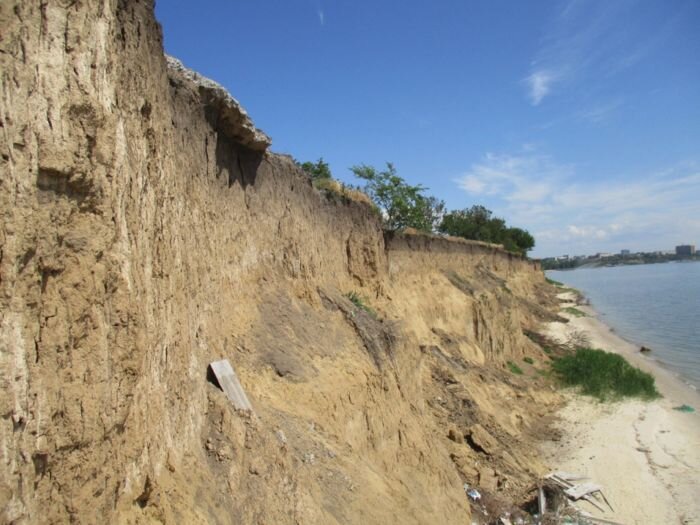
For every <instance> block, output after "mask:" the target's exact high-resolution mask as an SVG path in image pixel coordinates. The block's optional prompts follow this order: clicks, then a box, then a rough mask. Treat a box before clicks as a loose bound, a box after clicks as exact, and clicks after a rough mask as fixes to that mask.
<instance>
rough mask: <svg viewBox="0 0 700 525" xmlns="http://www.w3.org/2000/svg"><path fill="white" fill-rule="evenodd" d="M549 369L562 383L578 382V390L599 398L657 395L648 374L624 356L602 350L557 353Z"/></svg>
mask: <svg viewBox="0 0 700 525" xmlns="http://www.w3.org/2000/svg"><path fill="white" fill-rule="evenodd" d="M552 370H553V371H554V373H555V374H556V376H557V377H558V378H559V379H560V380H561V382H562V383H563V384H564V385H567V386H578V387H580V388H581V393H583V394H586V395H589V396H593V397H595V398H598V399H599V400H601V401H605V400H614V399H620V398H623V397H640V398H643V399H655V398H657V397H660V394H659V392H658V391H657V390H656V385H655V380H654V377H653V376H652V375H651V374H648V373H646V372H643V371H641V370H640V369H639V368H635V367H633V366H632V365H631V364H629V363H628V362H627V360H626V359H625V358H624V357H622V356H620V355H618V354H612V353H610V352H605V351H604V350H595V349H592V348H579V349H578V350H576V352H575V353H573V354H570V355H567V356H564V357H560V358H558V359H556V360H555V361H554V362H553V363H552Z"/></svg>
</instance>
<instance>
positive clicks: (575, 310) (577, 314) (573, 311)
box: [564, 306, 586, 317]
mask: <svg viewBox="0 0 700 525" xmlns="http://www.w3.org/2000/svg"><path fill="white" fill-rule="evenodd" d="M564 311H565V312H566V313H567V314H571V315H573V316H574V317H586V314H585V313H584V312H582V311H581V310H579V309H578V308H575V307H573V306H568V307H566V308H564Z"/></svg>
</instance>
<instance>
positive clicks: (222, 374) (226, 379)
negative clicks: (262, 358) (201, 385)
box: [209, 359, 253, 412]
mask: <svg viewBox="0 0 700 525" xmlns="http://www.w3.org/2000/svg"><path fill="white" fill-rule="evenodd" d="M209 366H210V367H211V370H212V372H214V375H215V376H216V380H217V381H218V382H219V386H220V387H221V389H222V390H223V391H224V393H225V394H226V397H228V399H229V401H231V403H233V406H234V408H236V409H237V410H248V411H250V412H253V406H252V405H251V404H250V401H249V400H248V396H246V395H245V391H244V390H243V387H242V386H241V382H240V381H239V380H238V376H237V375H236V372H235V371H234V370H233V367H232V366H231V363H229V362H228V359H222V360H221V361H214V362H212V363H210V364H209Z"/></svg>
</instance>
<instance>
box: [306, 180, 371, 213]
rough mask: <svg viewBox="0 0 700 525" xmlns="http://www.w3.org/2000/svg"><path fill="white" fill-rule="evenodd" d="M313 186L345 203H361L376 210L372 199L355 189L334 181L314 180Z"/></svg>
mask: <svg viewBox="0 0 700 525" xmlns="http://www.w3.org/2000/svg"><path fill="white" fill-rule="evenodd" d="M313 185H314V188H316V189H317V190H320V191H323V192H326V194H327V195H335V196H338V197H340V198H341V199H343V200H345V201H354V202H363V203H365V204H368V205H370V206H371V207H372V208H373V209H374V208H376V206H375V204H374V203H373V202H372V199H370V198H369V195H367V194H366V193H364V192H363V191H360V190H359V189H357V188H353V187H352V186H348V185H346V184H343V183H342V182H340V181H337V180H335V179H331V178H321V179H314V180H313ZM377 211H378V210H377Z"/></svg>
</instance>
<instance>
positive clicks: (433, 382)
mask: <svg viewBox="0 0 700 525" xmlns="http://www.w3.org/2000/svg"><path fill="white" fill-rule="evenodd" d="M0 26H1V27H3V28H4V29H3V37H2V41H0V70H1V75H2V99H1V100H0V110H1V115H0V118H1V121H0V125H1V128H0V130H1V134H0V149H1V153H2V158H1V160H0V163H1V164H0V165H1V166H2V178H1V179H0V214H1V219H0V372H1V374H0V382H1V387H2V390H1V391H2V394H1V397H0V415H1V416H2V419H0V509H1V511H0V512H2V514H0V515H1V516H2V520H3V521H5V522H11V523H12V522H15V523H38V522H44V523H53V522H55V523H58V522H66V521H71V520H72V521H77V522H81V523H98V522H99V523H103V522H109V521H112V522H124V523H137V522H149V521H165V522H169V523H361V522H362V523H392V522H404V523H465V522H467V521H466V520H467V519H468V518H469V512H470V511H469V505H468V501H467V499H466V498H465V496H464V491H463V489H462V484H463V482H464V481H465V480H466V481H469V482H470V483H471V484H473V485H478V486H480V487H483V488H484V489H485V490H486V491H487V492H488V491H490V492H492V493H493V494H495V495H497V494H498V493H503V494H507V495H509V496H511V497H515V496H517V495H518V494H519V493H520V491H522V489H523V488H524V487H525V485H526V484H527V483H528V481H529V479H530V476H531V475H534V474H536V473H537V472H538V469H540V468H541V466H540V465H539V463H538V462H537V460H536V458H534V457H533V456H532V453H531V452H529V451H528V447H527V446H526V445H522V443H525V444H527V442H528V439H530V438H529V436H530V435H531V433H532V432H534V431H535V430H536V427H537V425H538V422H539V420H540V418H541V417H542V416H543V415H544V414H545V413H546V412H547V410H548V407H550V406H551V404H552V403H553V402H554V399H553V397H552V395H551V394H547V393H546V391H544V390H542V389H541V388H538V387H537V381H536V380H535V379H533V378H531V379H518V378H516V377H514V376H512V375H510V374H509V373H508V372H506V371H504V370H503V364H504V363H505V362H506V361H507V360H520V359H521V358H522V357H523V356H525V355H533V356H535V357H537V358H539V357H540V356H537V355H536V352H537V351H538V350H537V349H536V347H535V346H533V345H532V344H531V343H529V341H528V340H527V338H525V337H524V336H523V335H522V329H523V327H525V326H529V325H531V324H533V323H535V322H536V321H537V318H536V317H537V315H542V312H546V309H545V308H543V307H542V306H541V305H538V304H536V302H537V297H538V289H539V287H541V286H542V285H543V282H542V281H543V277H542V274H541V272H540V271H539V270H538V268H536V267H535V266H534V264H533V263H531V262H528V261H526V260H523V259H521V258H518V257H515V256H513V255H510V254H507V253H505V252H503V251H502V250H500V249H498V248H496V247H492V246H488V245H483V244H478V243H468V242H453V241H449V240H446V239H435V238H430V237H426V236H420V235H403V236H401V235H398V236H388V237H387V238H386V239H385V237H384V234H383V232H382V230H381V228H380V224H379V223H378V221H377V217H376V215H375V214H374V213H373V212H372V210H371V209H369V208H368V207H367V206H366V205H363V204H361V203H353V202H344V201H343V200H342V199H339V198H337V197H333V196H332V195H323V194H321V193H319V192H317V191H316V190H314V189H313V188H312V187H311V184H310V181H309V180H308V178H307V177H306V176H305V175H304V174H303V173H302V172H301V171H300V170H299V169H298V168H297V166H296V165H295V164H294V162H293V161H292V160H291V159H290V158H288V157H285V156H280V155H275V154H272V153H270V152H269V151H267V147H268V145H269V139H268V138H267V137H266V136H265V135H264V133H262V132H260V131H259V130H256V129H255V127H254V126H253V125H252V122H251V121H250V120H249V118H248V117H247V115H246V114H245V112H244V111H243V110H242V109H241V108H240V105H238V103H237V102H236V101H235V100H234V99H232V98H231V97H230V96H229V95H228V94H226V93H225V92H223V91H222V90H220V88H218V86H216V85H215V84H212V83H209V82H207V81H206V80H204V79H201V78H200V77H198V76H196V75H194V74H192V73H191V72H188V71H186V70H185V69H183V68H182V67H181V66H180V65H179V64H177V63H176V62H174V61H172V60H171V61H168V60H167V59H166V58H165V56H164V55H163V49H162V41H161V33H160V28H159V26H158V24H157V22H156V21H155V19H154V16H153V5H152V2H137V1H118V2H117V1H112V2H109V1H106V2H97V1H85V2H50V3H45V4H41V5H35V4H34V3H30V2H4V3H3V4H2V5H1V6H0ZM349 292H357V293H358V294H360V295H361V296H363V297H364V298H365V300H366V301H367V303H368V304H369V305H370V306H371V307H372V308H373V309H374V310H376V312H377V315H376V316H373V315H370V314H369V313H367V312H365V311H364V310H362V309H360V308H357V307H356V306H355V305H353V304H352V303H351V302H350V301H349V300H348V299H347V297H346V294H347V293H349ZM221 358H227V359H229V360H230V361H231V363H232V364H233V366H234V367H235V368H236V370H237V372H238V375H239V376H240V378H241V382H242V384H243V386H244V388H245V389H246V391H247V393H248V396H249V398H250V399H251V401H252V404H253V406H254V408H255V415H251V414H245V413H237V412H236V411H235V410H234V409H233V407H232V406H231V405H230V403H228V401H226V399H225V396H224V394H223V393H222V392H221V391H220V390H219V389H218V388H216V387H215V386H214V385H213V384H211V383H210V382H209V381H208V380H207V365H208V364H209V363H210V362H211V361H214V360H216V359H221ZM534 405H537V407H538V408H536V409H534V410H533V409H531V408H530V409H528V408H527V407H528V406H530V407H532V406H534ZM519 443H521V445H519Z"/></svg>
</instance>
